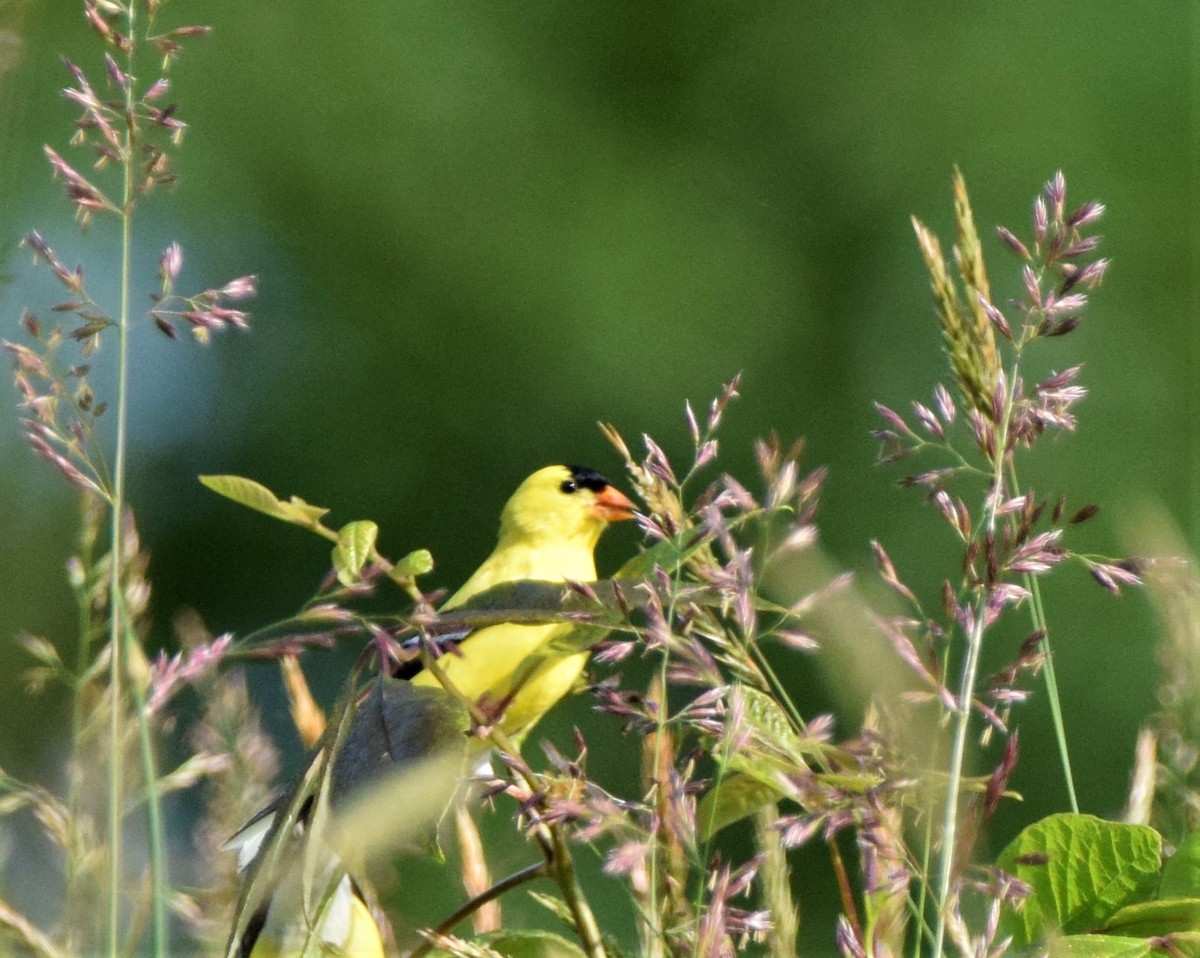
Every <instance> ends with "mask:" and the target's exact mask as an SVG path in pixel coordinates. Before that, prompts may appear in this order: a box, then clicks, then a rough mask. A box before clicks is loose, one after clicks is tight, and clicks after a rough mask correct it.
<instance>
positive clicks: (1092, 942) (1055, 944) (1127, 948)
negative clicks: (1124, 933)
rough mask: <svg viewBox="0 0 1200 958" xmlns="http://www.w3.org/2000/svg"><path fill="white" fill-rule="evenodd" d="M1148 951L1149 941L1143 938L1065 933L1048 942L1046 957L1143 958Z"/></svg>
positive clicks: (1149, 950) (1149, 951)
mask: <svg viewBox="0 0 1200 958" xmlns="http://www.w3.org/2000/svg"><path fill="white" fill-rule="evenodd" d="M1150 953H1151V949H1150V942H1148V941H1146V939H1145V938H1121V937H1118V936H1116V935H1067V936H1065V937H1063V938H1056V939H1055V940H1054V941H1052V942H1051V943H1050V950H1049V951H1048V952H1047V958H1145V956H1147V955H1149V954H1150Z"/></svg>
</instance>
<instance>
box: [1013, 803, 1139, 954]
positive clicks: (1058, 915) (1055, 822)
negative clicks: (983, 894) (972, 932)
mask: <svg viewBox="0 0 1200 958" xmlns="http://www.w3.org/2000/svg"><path fill="white" fill-rule="evenodd" d="M1161 852H1162V838H1161V837H1160V836H1159V834H1158V832H1156V831H1155V830H1154V829H1152V828H1147V827H1145V826H1144V825H1123V824H1118V823H1115V822H1106V821H1103V820H1101V819H1099V818H1095V817H1093V816H1091V815H1074V814H1069V813H1064V814H1061V815H1051V816H1049V817H1048V818H1044V819H1042V820H1041V821H1040V822H1035V823H1034V824H1033V825H1030V826H1029V827H1028V828H1026V829H1025V830H1024V831H1023V832H1021V834H1019V835H1018V836H1017V837H1016V838H1014V839H1013V841H1012V842H1011V843H1010V844H1009V846H1008V847H1007V848H1006V849H1005V850H1004V851H1003V853H1001V855H1000V857H999V859H998V860H997V862H996V864H997V865H998V866H999V867H1000V868H1002V869H1004V871H1006V872H1008V873H1009V874H1011V875H1015V876H1016V877H1017V878H1019V879H1021V880H1022V881H1024V882H1027V883H1028V884H1029V886H1030V888H1031V889H1032V891H1033V894H1032V895H1031V896H1030V897H1029V898H1027V899H1026V900H1025V903H1024V907H1023V908H1022V909H1021V911H1020V912H1014V911H1012V910H1006V911H1005V913H1004V918H1003V925H1004V928H1003V932H1004V934H1009V935H1012V936H1013V944H1014V945H1015V946H1016V947H1018V948H1023V947H1025V946H1026V945H1029V944H1032V943H1034V942H1037V941H1041V940H1043V939H1045V938H1046V937H1047V936H1049V935H1051V934H1053V933H1055V932H1060V931H1061V932H1063V933H1064V934H1067V935H1070V934H1075V933H1084V932H1090V931H1094V930H1096V929H1099V928H1103V927H1104V926H1105V924H1106V923H1107V922H1108V921H1109V919H1111V918H1112V917H1113V915H1115V914H1116V913H1117V912H1118V911H1119V910H1120V909H1122V908H1124V907H1125V906H1127V905H1132V904H1135V903H1137V902H1141V901H1147V900H1148V899H1150V898H1151V896H1152V895H1153V894H1154V890H1155V888H1156V887H1157V885H1158V878H1159V862H1160V856H1161Z"/></svg>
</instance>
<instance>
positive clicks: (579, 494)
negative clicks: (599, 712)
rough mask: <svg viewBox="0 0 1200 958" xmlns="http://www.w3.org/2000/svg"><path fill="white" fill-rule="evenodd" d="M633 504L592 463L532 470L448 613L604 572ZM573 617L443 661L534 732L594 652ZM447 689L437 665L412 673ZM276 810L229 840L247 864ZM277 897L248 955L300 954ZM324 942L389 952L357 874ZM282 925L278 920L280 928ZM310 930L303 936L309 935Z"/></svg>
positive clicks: (502, 630)
mask: <svg viewBox="0 0 1200 958" xmlns="http://www.w3.org/2000/svg"><path fill="white" fill-rule="evenodd" d="M633 508H634V507H633V503H632V502H630V501H629V499H628V498H627V497H626V496H625V495H623V494H622V493H621V492H620V491H619V490H618V489H617V488H616V487H614V486H613V485H612V483H610V482H609V481H608V480H607V479H606V478H605V477H604V476H602V475H601V474H600V473H598V472H596V471H595V470H592V469H588V468H586V467H584V466H547V467H546V468H544V469H539V470H538V471H537V472H535V473H533V475H531V476H529V477H528V478H527V479H526V480H525V481H524V482H522V483H521V485H520V486H518V487H517V490H516V492H514V493H513V495H512V497H511V498H510V499H509V500H508V502H507V504H506V505H505V506H504V510H503V511H502V512H501V514H500V534H499V537H498V539H497V542H496V548H495V549H494V550H493V551H492V554H491V555H489V556H488V557H487V559H485V560H484V562H483V564H482V565H481V566H480V567H479V568H478V569H476V570H475V573H474V574H473V575H472V576H471V577H470V578H469V579H468V580H467V581H466V583H464V584H463V586H462V588H460V589H459V590H458V591H457V592H455V593H454V595H452V596H451V597H450V599H449V600H448V601H447V602H446V604H445V606H444V607H443V608H444V609H446V610H450V609H454V608H457V607H458V606H460V605H463V604H464V603H466V602H467V600H469V599H470V598H472V597H473V596H475V595H478V594H479V593H481V592H484V591H486V590H487V589H489V588H491V587H492V586H495V585H499V584H501V583H505V582H514V581H520V580H524V579H533V580H540V581H545V582H564V581H567V580H573V581H579V582H588V581H592V580H594V579H595V578H596V566H595V560H594V558H593V553H594V551H595V547H596V543H597V542H598V541H599V539H600V534H601V533H602V532H603V531H604V529H605V527H606V526H607V525H608V524H609V523H610V522H617V521H620V520H623V519H630V518H632V517H633ZM571 628H572V626H571V625H570V624H569V623H561V624H549V625H518V624H514V623H500V624H497V625H492V626H487V627H485V628H482V629H478V630H477V631H475V632H472V633H470V634H469V635H468V636H467V637H466V638H465V639H464V640H463V641H462V642H461V643H459V644H458V646H457V647H456V649H455V650H453V651H450V652H447V653H446V654H444V655H442V656H441V657H440V658H439V659H438V665H439V667H440V671H441V672H442V673H443V674H444V675H445V676H446V680H447V681H448V682H449V683H451V684H453V686H454V687H455V688H456V689H457V690H459V691H460V692H462V693H463V694H464V695H466V696H467V697H468V698H470V699H471V700H472V701H473V702H475V703H476V704H477V705H479V707H480V709H481V710H482V711H483V712H484V713H485V714H487V715H488V716H489V717H490V718H491V719H492V720H493V721H496V722H498V724H499V727H500V728H501V729H502V730H503V731H504V732H505V733H506V734H508V735H509V736H511V737H514V738H516V739H518V740H519V739H520V738H522V737H524V735H525V734H526V733H527V732H528V731H529V730H530V729H531V728H532V727H533V725H534V724H535V723H536V722H537V721H538V720H539V719H540V718H541V717H542V716H543V715H544V714H545V713H546V712H547V711H549V710H550V709H551V708H553V706H554V705H555V704H556V703H557V702H558V701H559V699H561V698H562V697H563V696H565V695H567V694H568V693H569V692H570V691H571V690H572V689H573V688H574V687H575V686H576V684H577V683H578V682H579V678H580V676H581V674H582V672H583V669H584V666H585V665H586V664H587V658H588V653H587V652H574V653H571V652H568V653H565V654H564V653H563V652H561V651H557V650H556V649H555V647H554V644H555V641H556V640H557V639H560V638H562V637H564V636H566V635H567V634H569V633H570V631H571ZM411 681H412V684H413V685H414V686H418V687H437V686H438V684H439V680H438V678H436V677H435V676H434V675H433V674H432V673H431V672H430V671H428V670H422V671H418V672H417V673H416V675H414V676H413V677H412V679H411ZM271 817H272V816H270V815H263V816H259V817H257V818H256V819H255V820H252V823H251V825H248V826H246V827H245V828H243V830H242V831H241V832H239V834H238V835H237V836H235V838H234V839H233V840H232V841H231V842H230V843H229V847H234V848H239V849H240V861H239V865H240V866H241V867H245V865H247V864H249V863H250V862H251V861H253V860H254V858H255V856H256V855H257V853H258V848H259V846H260V845H261V842H262V839H263V838H264V837H265V836H266V834H267V832H268V831H269V828H270V824H271ZM270 904H271V902H269V901H268V902H267V904H266V905H264V906H263V907H262V908H261V909H259V912H258V913H256V914H255V915H254V916H253V917H252V918H251V920H250V922H249V924H248V926H247V928H246V931H245V933H244V934H243V935H242V939H241V941H240V942H238V943H237V947H236V950H234V949H232V948H231V949H230V950H231V953H233V954H237V955H239V956H244V958H284V956H287V958H292V956H293V955H298V954H299V951H298V949H297V947H296V946H295V945H294V944H292V943H293V942H295V941H296V940H297V932H296V931H295V929H293V930H292V931H291V932H288V931H287V930H286V921H285V922H283V923H282V924H281V923H280V921H279V919H277V918H276V916H275V915H274V914H272V913H269V907H270ZM318 922H319V927H318V930H317V934H316V935H315V937H316V939H317V941H318V943H319V944H320V945H321V946H324V947H332V948H334V949H337V950H338V953H339V954H341V955H343V956H346V958H382V956H383V954H384V949H383V942H382V939H381V937H380V934H379V930H378V928H377V927H376V925H375V922H374V920H373V919H372V918H371V915H370V912H369V910H368V909H367V907H366V904H365V903H364V902H363V900H362V896H361V895H360V894H359V893H358V889H357V888H356V887H355V886H354V884H353V882H352V881H351V880H350V879H349V878H348V877H343V878H342V879H341V881H340V883H339V885H338V888H337V890H336V891H335V893H334V894H333V895H331V896H330V898H329V901H328V903H327V906H326V908H325V910H324V912H323V914H322V915H321V916H319V918H318ZM273 926H274V927H273ZM303 938H304V936H303V933H302V932H301V933H300V936H299V939H298V940H301V941H303Z"/></svg>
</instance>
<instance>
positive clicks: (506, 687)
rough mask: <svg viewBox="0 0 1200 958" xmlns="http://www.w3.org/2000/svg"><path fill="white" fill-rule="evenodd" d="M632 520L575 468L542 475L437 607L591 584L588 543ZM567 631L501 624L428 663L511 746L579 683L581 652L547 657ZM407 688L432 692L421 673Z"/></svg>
mask: <svg viewBox="0 0 1200 958" xmlns="http://www.w3.org/2000/svg"><path fill="white" fill-rule="evenodd" d="M632 517H633V503H632V502H630V501H629V499H627V498H626V497H625V496H624V495H623V494H622V493H621V492H620V490H618V489H617V488H616V487H615V486H613V485H612V484H611V483H610V482H609V481H608V480H607V479H605V478H604V476H602V475H600V473H598V472H596V471H594V470H592V469H588V468H586V467H584V466H547V467H546V468H545V469H539V470H538V471H537V472H535V473H534V474H533V475H532V476H530V477H529V478H528V479H526V480H525V481H524V482H523V483H521V485H520V486H518V487H517V491H516V492H515V493H513V495H512V498H511V499H509V500H508V503H507V504H506V505H505V507H504V511H503V512H502V513H501V514H500V535H499V538H498V540H497V542H496V548H495V549H494V550H493V551H492V554H491V555H490V556H488V557H487V558H486V559H485V560H484V562H483V565H481V566H480V567H479V568H478V569H476V570H475V573H474V575H472V576H471V577H470V578H469V579H468V580H467V581H466V583H465V584H464V585H463V587H462V588H461V589H459V590H458V591H457V592H456V593H454V595H452V596H451V597H450V599H449V600H448V601H447V602H446V604H445V606H444V607H443V608H444V609H446V610H450V609H455V608H457V607H458V606H460V605H463V604H464V603H465V602H466V601H467V600H468V599H471V598H473V597H474V596H476V595H478V594H479V593H481V592H484V591H486V590H487V589H490V588H491V587H492V586H495V585H499V584H501V583H503V582H514V581H519V580H521V579H536V580H540V581H544V582H564V581H566V580H568V579H570V580H573V581H576V582H591V581H592V580H594V579H595V578H596V564H595V560H594V559H593V557H592V554H593V552H594V551H595V548H596V542H597V541H598V540H599V539H600V533H602V532H603V531H604V529H605V527H606V526H607V525H608V523H610V522H617V521H620V520H622V519H630V518H632ZM571 628H572V626H571V625H570V624H569V623H561V624H551V625H516V624H514V623H501V624H499V625H493V626H488V627H487V628H483V629H479V630H478V631H477V632H473V633H471V634H470V635H469V636H467V638H466V639H465V640H464V641H463V642H462V643H461V644H460V645H459V646H458V647H457V649H456V651H454V652H451V653H448V654H446V655H443V656H442V657H441V658H439V659H438V666H439V667H440V670H441V671H442V672H443V674H444V675H445V676H446V679H447V680H448V681H449V682H450V683H451V684H453V685H454V687H455V688H457V689H458V690H459V691H460V692H462V693H463V694H465V695H466V696H467V697H468V698H469V699H471V700H472V701H474V702H476V703H477V704H479V705H480V707H481V709H482V711H483V712H484V713H485V714H488V715H490V716H492V717H493V718H495V719H498V721H499V725H500V728H501V729H502V730H503V731H504V732H505V733H507V734H508V735H510V736H512V737H514V738H518V739H519V738H521V737H523V736H524V735H525V733H526V732H528V731H529V729H530V728H532V727H533V725H534V723H536V722H537V720H538V719H540V718H541V717H542V716H543V715H544V714H546V712H548V711H549V710H550V709H551V708H552V707H553V706H554V705H555V703H557V702H558V700H559V699H561V698H562V697H563V696H564V695H566V694H567V693H568V692H570V691H571V689H572V688H574V687H575V685H576V683H577V682H578V681H579V677H580V675H581V674H582V672H583V668H584V666H585V665H586V664H587V658H588V654H587V652H577V653H574V654H570V655H562V654H556V652H555V649H554V642H555V640H556V639H560V638H562V637H564V636H566V635H567V634H569V633H570V631H571ZM412 681H413V684H414V685H437V684H438V679H437V678H436V677H435V676H434V675H433V674H432V673H431V672H429V671H422V672H419V673H417V675H416V676H414V677H413V679H412Z"/></svg>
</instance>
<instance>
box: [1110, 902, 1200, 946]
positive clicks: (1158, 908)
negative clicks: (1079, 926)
mask: <svg viewBox="0 0 1200 958" xmlns="http://www.w3.org/2000/svg"><path fill="white" fill-rule="evenodd" d="M1103 931H1104V932H1105V933H1110V932H1111V933H1112V934H1115V935H1125V936H1128V937H1139V938H1156V937H1161V936H1162V935H1171V934H1175V933H1177V932H1181V931H1197V932H1200V898H1162V899H1158V900H1156V901H1142V902H1138V903H1137V904H1134V905H1127V906H1126V907H1124V908H1122V909H1121V910H1120V911H1119V912H1117V913H1116V914H1115V915H1113V916H1112V917H1111V918H1110V919H1109V920H1108V921H1107V922H1105V925H1104V928H1103Z"/></svg>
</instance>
